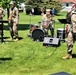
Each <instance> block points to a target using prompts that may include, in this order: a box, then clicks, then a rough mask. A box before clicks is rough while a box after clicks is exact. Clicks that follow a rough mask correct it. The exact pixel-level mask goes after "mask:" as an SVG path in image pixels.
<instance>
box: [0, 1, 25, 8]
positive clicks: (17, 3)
mask: <svg viewBox="0 0 76 75" xmlns="http://www.w3.org/2000/svg"><path fill="white" fill-rule="evenodd" d="M10 1H12V0H0V3H1V4H2V7H3V8H9V3H10ZM13 1H15V3H16V6H18V5H19V4H20V3H22V2H24V0H13Z"/></svg>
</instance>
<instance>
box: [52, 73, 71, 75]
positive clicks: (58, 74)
mask: <svg viewBox="0 0 76 75" xmlns="http://www.w3.org/2000/svg"><path fill="white" fill-rule="evenodd" d="M51 75H71V74H68V73H66V72H59V73H54V74H51Z"/></svg>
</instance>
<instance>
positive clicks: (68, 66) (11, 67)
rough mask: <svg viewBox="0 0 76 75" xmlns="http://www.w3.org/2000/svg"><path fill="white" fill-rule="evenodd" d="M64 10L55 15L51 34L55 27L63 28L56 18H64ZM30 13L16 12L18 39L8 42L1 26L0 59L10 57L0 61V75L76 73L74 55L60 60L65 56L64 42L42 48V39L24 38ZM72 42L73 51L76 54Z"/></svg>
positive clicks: (6, 29)
mask: <svg viewBox="0 0 76 75" xmlns="http://www.w3.org/2000/svg"><path fill="white" fill-rule="evenodd" d="M65 15H66V13H60V14H59V16H55V17H54V19H55V20H56V23H55V36H56V31H57V29H58V28H63V27H64V25H63V24H60V23H59V21H58V20H57V19H59V18H65ZM31 19H32V21H31V23H33V24H37V23H38V22H39V21H41V15H40V16H32V17H31ZM29 24H30V16H29V15H26V14H25V13H20V19H19V28H18V30H19V31H18V32H19V36H20V38H22V39H20V40H19V41H18V42H13V41H8V38H9V37H10V34H9V29H8V25H5V26H4V40H5V41H6V42H5V44H1V43H0V58H12V60H6V61H2V60H0V75H49V74H52V73H56V72H61V71H64V72H67V73H70V74H72V75H76V58H73V59H70V60H62V57H63V56H64V55H66V54H67V53H66V52H67V51H66V49H67V46H66V43H65V42H64V43H62V42H61V46H59V47H57V48H56V47H48V48H46V47H44V46H43V43H42V42H35V41H33V40H32V39H31V38H29V37H27V34H28V33H29ZM75 46H76V44H74V48H73V53H74V55H76V50H75V49H76V48H75Z"/></svg>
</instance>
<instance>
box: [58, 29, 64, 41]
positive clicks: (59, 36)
mask: <svg viewBox="0 0 76 75" xmlns="http://www.w3.org/2000/svg"><path fill="white" fill-rule="evenodd" d="M57 38H60V39H61V40H63V39H65V30H64V29H63V28H58V30H57Z"/></svg>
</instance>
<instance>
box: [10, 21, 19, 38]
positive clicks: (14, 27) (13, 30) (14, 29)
mask: <svg viewBox="0 0 76 75" xmlns="http://www.w3.org/2000/svg"><path fill="white" fill-rule="evenodd" d="M17 28H18V24H16V23H15V22H10V23H9V29H10V35H11V37H12V38H13V37H14V36H15V38H18V30H17Z"/></svg>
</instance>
